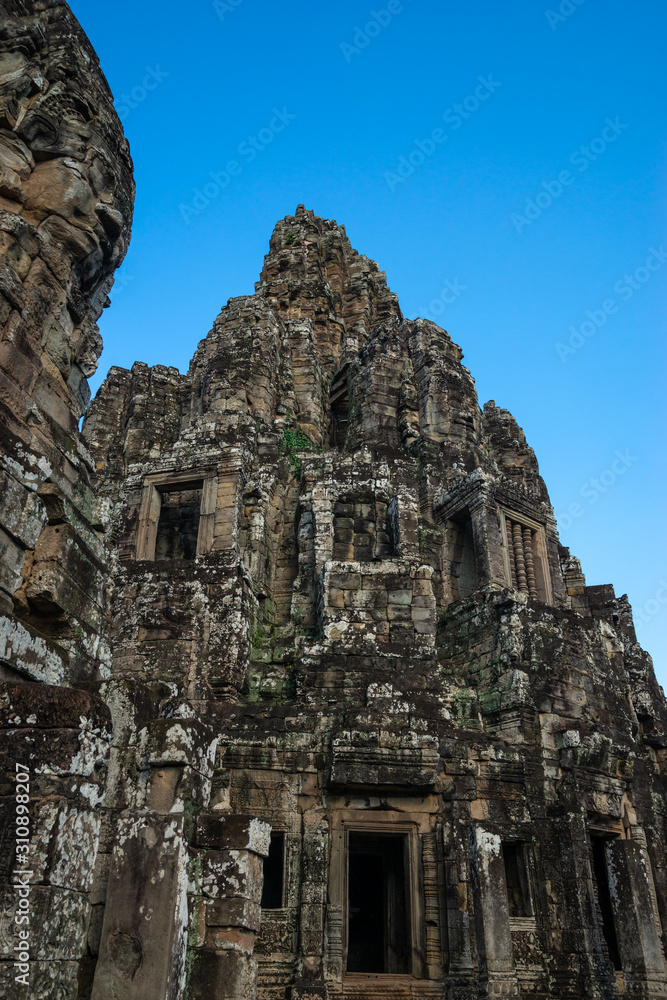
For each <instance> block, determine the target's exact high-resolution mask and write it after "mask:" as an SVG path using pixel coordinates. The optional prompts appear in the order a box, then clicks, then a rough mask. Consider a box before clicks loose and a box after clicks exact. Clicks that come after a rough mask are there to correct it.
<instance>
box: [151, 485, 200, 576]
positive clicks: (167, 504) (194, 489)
mask: <svg viewBox="0 0 667 1000" xmlns="http://www.w3.org/2000/svg"><path fill="white" fill-rule="evenodd" d="M201 499H202V483H183V485H179V487H178V488H177V489H173V488H172V489H169V488H167V489H164V490H161V504H160V519H159V521H158V525H157V537H156V539H155V558H156V559H194V558H195V556H196V555H197V536H198V534H199V519H200V517H201Z"/></svg>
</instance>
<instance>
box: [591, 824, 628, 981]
mask: <svg viewBox="0 0 667 1000" xmlns="http://www.w3.org/2000/svg"><path fill="white" fill-rule="evenodd" d="M604 845H605V838H604V837H595V836H592V837H591V847H592V851H593V883H594V887H595V890H596V895H597V900H598V907H599V909H600V916H601V917H602V934H603V937H604V939H605V941H606V942H607V950H608V952H609V958H610V961H611V964H612V965H613V966H614V968H615V969H622V968H623V966H622V965H621V956H620V952H619V950H618V938H617V937H616V927H615V926H614V909H613V905H612V902H611V893H610V892H609V876H608V874H607V858H606V852H605V846H604Z"/></svg>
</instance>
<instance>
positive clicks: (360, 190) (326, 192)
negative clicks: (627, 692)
mask: <svg viewBox="0 0 667 1000" xmlns="http://www.w3.org/2000/svg"><path fill="white" fill-rule="evenodd" d="M71 6H72V9H73V10H74V12H75V14H76V15H77V16H78V18H79V20H80V21H81V23H82V25H83V27H84V28H85V30H86V31H87V32H88V35H89V37H90V39H91V41H92V43H93V45H94V46H95V48H96V49H97V51H98V53H99V55H100V58H101V61H102V66H103V69H104V71H105V73H106V76H107V79H108V80H109V83H110V85H111V88H112V90H113V92H114V95H115V97H116V105H117V107H118V108H119V112H120V113H121V116H122V119H123V122H124V125H125V130H126V134H127V136H128V139H129V141H130V145H131V149H132V155H133V158H134V163H135V168H136V181H137V199H136V211H135V222H134V234H133V239H132V244H131V247H130V251H129V253H128V256H127V259H126V262H125V263H124V265H123V267H122V268H121V269H120V271H119V272H118V276H117V283H116V288H115V290H114V292H113V293H112V303H113V304H112V308H111V309H109V310H107V312H106V313H105V314H104V316H103V317H102V320H101V322H100V329H101V332H102V336H103V338H104V344H105V349H104V354H103V356H102V359H101V364H100V368H99V371H98V373H97V374H96V376H95V377H94V378H93V379H92V380H91V387H92V389H93V391H95V389H96V388H97V387H98V385H99V384H100V381H101V379H102V377H103V376H104V374H105V373H106V371H107V369H108V368H109V366H110V365H114V364H115V365H123V366H125V367H129V366H131V364H132V362H133V361H135V360H141V361H146V362H148V363H149V364H156V363H161V364H171V365H176V366H177V367H179V368H180V369H181V370H185V369H186V368H187V365H188V362H189V359H190V357H191V355H192V354H193V352H194V349H195V347H196V345H197V342H198V341H199V340H200V339H201V338H202V337H204V336H205V335H206V333H207V332H208V330H209V329H210V327H211V325H212V322H213V319H214V317H215V316H216V315H217V313H218V312H219V310H220V308H221V306H222V305H223V304H224V303H225V302H226V301H227V299H228V298H229V297H230V296H233V295H241V294H247V293H249V292H252V290H253V283H254V282H255V280H256V279H257V277H258V274H259V271H260V268H261V265H262V259H263V255H264V253H265V252H266V250H267V249H268V239H269V235H270V233H271V230H272V228H273V224H274V223H275V221H276V220H277V219H278V218H281V217H282V216H284V215H286V214H292V213H293V212H294V209H295V207H296V205H297V204H298V203H300V202H303V203H304V204H305V205H306V207H307V208H309V209H310V208H312V209H314V210H315V212H316V213H317V214H318V215H322V216H325V217H328V218H335V219H336V220H337V221H338V222H339V223H344V224H345V226H346V228H347V232H348V235H349V237H350V239H351V241H352V244H353V246H355V247H356V248H357V249H358V250H359V251H360V252H362V253H366V254H368V255H369V256H370V257H373V258H374V259H375V260H377V261H378V262H379V264H380V266H381V267H382V268H383V269H384V270H386V272H387V277H388V280H389V284H390V286H391V288H392V290H393V291H395V292H397V293H398V295H399V297H400V302H401V307H402V309H403V312H404V314H405V315H406V316H407V317H411V318H413V317H416V316H418V315H422V316H424V315H425V316H428V317H429V318H431V319H435V320H436V321H437V322H438V323H440V325H442V326H444V327H445V328H446V329H447V330H448V331H449V332H450V334H451V335H452V337H453V338H454V340H455V341H457V342H458V343H459V344H461V346H462V347H463V350H464V353H465V364H466V365H467V366H468V367H469V368H470V369H471V371H472V373H473V375H474V376H475V378H476V381H477V388H478V392H479V397H480V403H484V402H485V401H486V400H487V399H495V400H496V403H497V404H498V405H501V406H504V407H506V408H508V409H509V410H511V411H512V413H514V415H515V416H516V418H517V419H518V421H519V423H520V424H521V425H522V427H523V428H524V430H525V431H526V434H527V437H528V440H529V442H530V443H531V445H532V446H533V447H534V448H535V451H536V453H537V456H538V459H539V461H540V467H541V471H542V474H543V475H544V477H545V479H546V482H547V486H548V487H549V490H550V493H551V499H552V502H553V504H554V506H555V508H556V513H557V515H558V516H559V522H560V526H561V538H562V541H563V543H564V544H566V545H569V546H570V548H571V550H572V552H573V554H575V555H577V556H579V557H580V558H581V560H582V564H583V568H584V572H585V573H586V577H587V582H588V583H589V584H598V583H613V584H614V586H615V588H616V593H617V594H623V593H628V595H629V597H630V600H631V601H632V603H633V606H634V609H635V615H636V619H638V621H637V624H638V632H639V637H640V640H641V641H642V643H643V645H644V646H645V648H647V649H648V650H649V651H650V652H651V653H652V655H653V656H654V659H655V664H656V672H657V674H658V677H659V679H660V681H661V683H662V684H663V686H667V545H666V543H665V532H664V530H663V522H664V501H663V497H664V494H665V490H666V487H667V482H666V479H667V476H666V474H665V463H664V447H663V443H664V440H665V430H666V428H665V392H664V389H663V384H664V374H665V355H666V353H667V348H666V346H665V336H664V328H665V314H666V309H665V290H666V288H667V256H666V255H665V250H667V227H666V225H665V221H666V215H667V213H666V210H665V209H666V206H665V195H664V191H665V179H666V176H665V175H666V173H667V170H666V156H665V147H666V142H665V138H666V134H665V103H666V100H667V99H666V97H665V87H664V51H663V47H664V38H665V35H666V31H667V8H665V5H664V4H663V3H659V2H658V0H652V2H651V0H645V2H644V3H642V4H640V5H636V6H635V7H634V8H630V7H628V5H627V3H621V2H620V0H605V2H604V3H603V0H583V2H582V0H579V2H578V3H577V2H575V0H559V2H554V3H553V4H552V5H550V4H549V3H548V2H546V0H545V2H528V0H516V2H514V3H513V4H511V5H504V4H498V3H497V2H491V0H485V2H480V0H471V2H469V3H465V4H463V3H461V4H451V3H442V2H438V3H435V2H430V3H429V2H426V0H402V2H399V0H391V2H388V0H387V2H385V0H378V2H377V3H376V4H375V5H374V4H372V3H370V2H368V3H367V2H360V0H338V2H336V3H335V4H329V3H326V4H324V3H322V4H318V3H294V2H283V3H280V4H276V3H273V2H270V0H228V2H225V0H217V3H212V2H209V0H196V2H194V3H192V4H191V5H189V6H188V7H187V8H186V9H185V10H184V8H183V5H182V4H180V3H179V4H177V3H175V2H171V0H163V2H161V3H157V2H154V0H143V2H142V3H141V4H139V5H138V4H136V3H135V2H132V3H130V2H129V0H115V2H114V3H113V4H112V5H109V4H101V3H99V0H94V2H93V0H73V2H72V3H71ZM508 7H509V8H510V9H509V10H508V9H507V8H508ZM399 168H400V169H399ZM663 241H664V242H663Z"/></svg>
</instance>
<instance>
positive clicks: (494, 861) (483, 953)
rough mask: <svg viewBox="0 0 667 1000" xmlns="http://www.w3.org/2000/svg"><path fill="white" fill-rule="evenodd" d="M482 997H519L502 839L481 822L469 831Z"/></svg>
mask: <svg viewBox="0 0 667 1000" xmlns="http://www.w3.org/2000/svg"><path fill="white" fill-rule="evenodd" d="M468 836H469V841H468V844H469V857H470V869H471V881H472V889H473V898H474V903H475V929H476V932H477V961H478V965H479V991H480V995H481V996H488V997H518V996H520V995H521V994H520V992H519V985H518V982H517V978H516V973H515V970H514V958H513V955H512V934H511V931H510V917H509V906H508V901H507V884H506V881H505V865H504V862H503V854H502V842H501V840H500V836H499V835H498V833H496V832H495V831H494V830H492V829H491V828H488V827H482V826H481V825H479V824H478V825H477V826H473V827H471V828H470V829H469V831H468Z"/></svg>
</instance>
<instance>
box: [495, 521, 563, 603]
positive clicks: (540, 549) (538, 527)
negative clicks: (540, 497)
mask: <svg viewBox="0 0 667 1000" xmlns="http://www.w3.org/2000/svg"><path fill="white" fill-rule="evenodd" d="M498 510H499V514H500V531H501V534H502V541H503V566H504V568H505V580H506V582H507V586H508V587H511V588H512V589H514V584H513V583H512V569H511V566H510V555H509V533H508V530H507V522H508V521H514V522H515V523H516V524H520V525H521V526H522V527H524V528H530V530H531V531H533V532H535V533H536V535H537V555H538V556H539V559H540V563H541V570H542V579H543V581H544V600H543V601H542V600H541V598H539V597H538V598H537V600H538V601H541V603H543V604H553V590H552V587H551V567H550V566H549V556H548V553H547V538H546V532H545V530H544V525H543V524H540V523H539V521H534V520H533V519H532V518H531V517H527V516H526V514H519V513H518V512H517V511H514V510H510V509H509V507H508V508H505V507H499V508H498ZM533 600H535V598H533Z"/></svg>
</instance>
